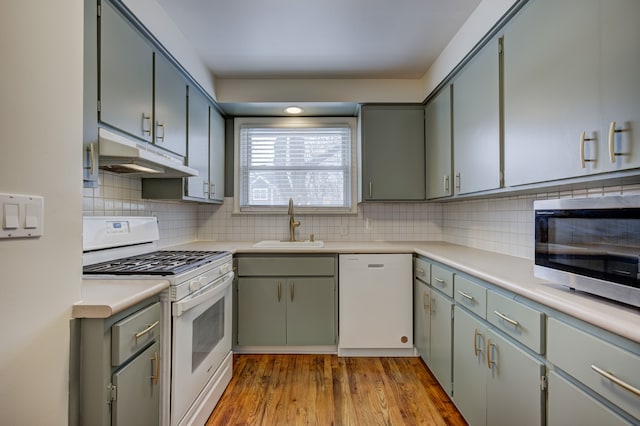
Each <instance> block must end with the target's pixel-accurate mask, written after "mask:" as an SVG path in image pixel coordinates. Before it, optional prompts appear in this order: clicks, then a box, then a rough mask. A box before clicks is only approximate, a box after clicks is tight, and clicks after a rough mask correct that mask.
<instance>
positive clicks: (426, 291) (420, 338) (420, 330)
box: [413, 278, 431, 365]
mask: <svg viewBox="0 0 640 426" xmlns="http://www.w3.org/2000/svg"><path fill="white" fill-rule="evenodd" d="M430 301H431V288H430V287H429V285H428V284H427V283H425V282H424V281H421V280H419V279H417V278H414V280H413V343H414V345H415V347H416V350H417V351H418V354H419V355H420V357H421V358H422V360H423V361H424V363H425V364H427V365H429V363H430V357H429V355H430V352H431V315H429V304H430Z"/></svg>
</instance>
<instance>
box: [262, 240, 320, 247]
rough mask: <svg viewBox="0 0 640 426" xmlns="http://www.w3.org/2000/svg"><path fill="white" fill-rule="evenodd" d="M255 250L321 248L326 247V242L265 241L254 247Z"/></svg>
mask: <svg viewBox="0 0 640 426" xmlns="http://www.w3.org/2000/svg"><path fill="white" fill-rule="evenodd" d="M253 247H255V248H321V247H324V241H319V240H316V241H309V240H307V241H280V240H263V241H260V242H257V243H255V244H254V245H253Z"/></svg>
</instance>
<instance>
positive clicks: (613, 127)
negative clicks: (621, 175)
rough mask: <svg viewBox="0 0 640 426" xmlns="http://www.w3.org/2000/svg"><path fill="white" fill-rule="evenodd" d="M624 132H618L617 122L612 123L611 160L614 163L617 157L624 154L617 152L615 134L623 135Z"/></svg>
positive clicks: (610, 125) (619, 130)
mask: <svg viewBox="0 0 640 426" xmlns="http://www.w3.org/2000/svg"><path fill="white" fill-rule="evenodd" d="M622 131H623V130H622V129H617V130H616V122H615V121H612V122H611V124H609V160H611V162H612V163H615V162H616V156H618V155H622V153H620V152H616V150H615V134H616V133H622Z"/></svg>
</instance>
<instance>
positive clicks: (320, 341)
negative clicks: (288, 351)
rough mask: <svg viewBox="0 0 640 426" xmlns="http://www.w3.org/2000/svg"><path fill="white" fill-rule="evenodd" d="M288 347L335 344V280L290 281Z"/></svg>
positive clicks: (301, 279) (305, 279)
mask: <svg viewBox="0 0 640 426" xmlns="http://www.w3.org/2000/svg"><path fill="white" fill-rule="evenodd" d="M286 298H287V345H334V344H335V343H336V324H335V316H336V315H335V279H334V278H333V277H319V278H306V277H304V278H303V277H300V278H289V279H288V280H287V294H286Z"/></svg>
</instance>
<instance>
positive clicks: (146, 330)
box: [136, 321, 160, 340]
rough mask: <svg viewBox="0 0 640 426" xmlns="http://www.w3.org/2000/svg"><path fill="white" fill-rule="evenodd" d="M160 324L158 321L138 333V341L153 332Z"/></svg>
mask: <svg viewBox="0 0 640 426" xmlns="http://www.w3.org/2000/svg"><path fill="white" fill-rule="evenodd" d="M158 324H160V321H156V322H154V323H153V324H150V325H149V326H148V327H147V328H145V329H144V330H142V331H141V332H139V333H136V340H137V339H139V338H141V337H142V336H144V335H145V334H147V333H148V332H150V331H151V330H153V329H154V328H155V327H156V326H157V325H158Z"/></svg>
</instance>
